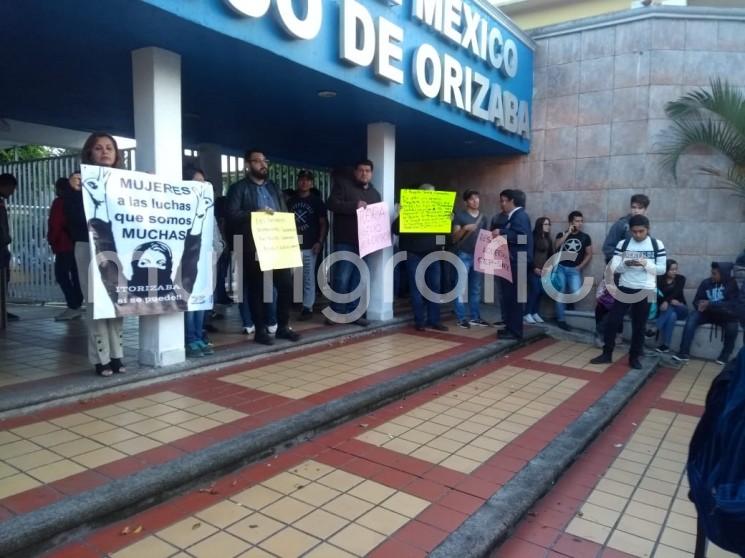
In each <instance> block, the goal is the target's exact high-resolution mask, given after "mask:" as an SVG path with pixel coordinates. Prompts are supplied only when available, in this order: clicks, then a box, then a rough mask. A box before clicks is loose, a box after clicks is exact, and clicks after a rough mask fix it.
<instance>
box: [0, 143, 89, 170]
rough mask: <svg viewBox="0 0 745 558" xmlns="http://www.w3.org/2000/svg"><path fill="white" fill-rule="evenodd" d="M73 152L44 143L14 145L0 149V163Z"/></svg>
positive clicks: (57, 155) (44, 157)
mask: <svg viewBox="0 0 745 558" xmlns="http://www.w3.org/2000/svg"><path fill="white" fill-rule="evenodd" d="M73 153H75V152H74V151H71V150H69V149H60V148H57V147H47V146H46V145H16V146H13V147H8V148H7V149H0V165H2V164H4V163H14V162H16V161H30V160H33V159H46V158H47V157H59V156H61V155H71V154H73Z"/></svg>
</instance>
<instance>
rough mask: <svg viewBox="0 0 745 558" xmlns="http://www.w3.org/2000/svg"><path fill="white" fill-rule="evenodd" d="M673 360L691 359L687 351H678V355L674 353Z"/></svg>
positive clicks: (684, 360) (686, 360) (683, 360)
mask: <svg viewBox="0 0 745 558" xmlns="http://www.w3.org/2000/svg"><path fill="white" fill-rule="evenodd" d="M673 360H676V361H678V362H688V361H689V360H691V359H690V358H689V357H688V355H687V354H685V353H678V354H677V355H673Z"/></svg>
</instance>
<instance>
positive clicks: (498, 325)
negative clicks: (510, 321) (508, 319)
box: [494, 320, 506, 327]
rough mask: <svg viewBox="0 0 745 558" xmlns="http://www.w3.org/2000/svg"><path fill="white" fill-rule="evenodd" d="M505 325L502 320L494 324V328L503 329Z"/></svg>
mask: <svg viewBox="0 0 745 558" xmlns="http://www.w3.org/2000/svg"><path fill="white" fill-rule="evenodd" d="M505 326H506V324H505V323H504V321H503V320H499V321H498V322H494V327H505Z"/></svg>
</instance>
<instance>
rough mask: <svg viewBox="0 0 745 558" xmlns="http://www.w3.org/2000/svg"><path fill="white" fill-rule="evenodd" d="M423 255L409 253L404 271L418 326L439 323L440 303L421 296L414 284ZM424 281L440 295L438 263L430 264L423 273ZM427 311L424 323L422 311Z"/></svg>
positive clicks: (415, 321)
mask: <svg viewBox="0 0 745 558" xmlns="http://www.w3.org/2000/svg"><path fill="white" fill-rule="evenodd" d="M423 257H424V254H417V253H416V252H409V253H408V258H407V260H406V270H407V271H408V276H409V293H410V294H411V305H412V306H413V307H414V323H415V324H416V325H418V326H423V325H425V323H426V324H428V325H435V324H439V323H440V302H439V300H437V299H435V300H429V299H426V298H424V297H423V296H422V293H421V292H420V291H419V287H418V286H417V284H416V269H417V267H418V266H419V264H420V262H421V261H422V258H423ZM424 281H425V283H426V284H427V286H428V287H429V288H430V289H431V290H432V291H434V293H435V294H437V295H439V294H440V262H439V261H435V262H432V263H431V264H430V265H429V267H427V270H426V271H425V272H424ZM425 308H426V310H427V316H426V322H425V315H424V310H425Z"/></svg>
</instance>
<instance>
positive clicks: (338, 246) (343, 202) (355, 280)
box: [326, 159, 381, 327]
mask: <svg viewBox="0 0 745 558" xmlns="http://www.w3.org/2000/svg"><path fill="white" fill-rule="evenodd" d="M372 175H373V163H372V161H370V160H368V159H364V160H361V161H358V162H357V164H356V165H355V166H354V180H353V181H347V180H337V181H336V182H335V183H334V187H333V189H332V190H331V194H330V195H329V199H328V201H327V206H328V208H329V211H331V212H332V213H333V214H334V252H341V251H344V252H352V253H354V254H359V238H358V233H357V209H359V208H364V207H367V205H368V204H372V203H378V202H380V201H381V198H380V193H378V191H377V190H376V189H375V187H374V186H373V185H372V182H371V181H372ZM334 269H335V271H334V275H333V290H334V292H336V293H337V294H347V293H351V292H353V291H354V290H355V289H356V288H357V286H358V285H359V283H360V274H359V271H358V270H357V267H356V266H355V265H354V262H351V261H347V260H346V259H341V260H339V261H338V262H336V263H334ZM356 307H357V303H356V302H354V301H352V302H349V303H346V304H345V303H343V302H342V303H339V302H334V303H331V309H332V310H333V311H334V312H336V313H337V314H340V315H345V314H350V313H351V312H353V311H354V310H355V309H356ZM334 323H335V322H334V321H332V320H330V319H328V318H327V319H326V325H334ZM354 323H356V324H357V325H360V326H363V327H364V326H367V325H368V321H367V319H366V318H365V317H364V314H363V316H362V317H360V318H358V319H357V320H355V322H354Z"/></svg>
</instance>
